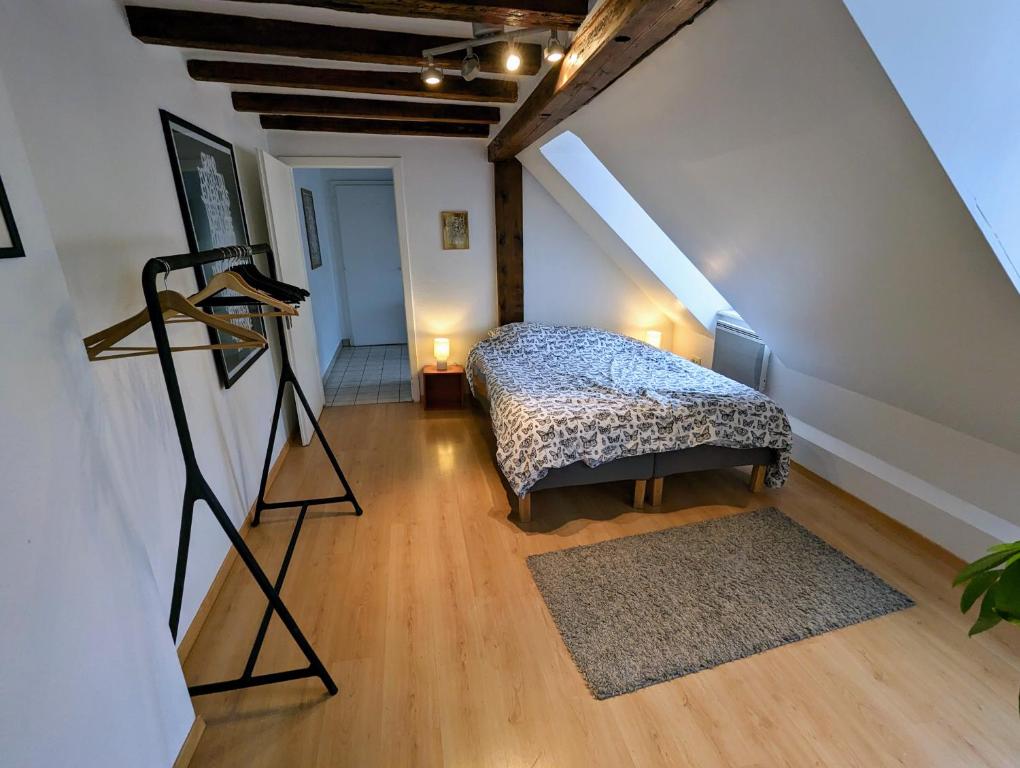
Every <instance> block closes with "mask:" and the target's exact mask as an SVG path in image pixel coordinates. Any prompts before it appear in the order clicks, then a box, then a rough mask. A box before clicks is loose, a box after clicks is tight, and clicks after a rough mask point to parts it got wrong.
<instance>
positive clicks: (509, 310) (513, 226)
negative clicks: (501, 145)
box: [493, 158, 524, 325]
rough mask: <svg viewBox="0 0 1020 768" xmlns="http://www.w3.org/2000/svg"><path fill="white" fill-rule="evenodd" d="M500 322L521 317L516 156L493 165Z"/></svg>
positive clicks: (520, 183)
mask: <svg viewBox="0 0 1020 768" xmlns="http://www.w3.org/2000/svg"><path fill="white" fill-rule="evenodd" d="M493 181H494V186H495V189H496V297H497V301H498V305H499V324H500V325H506V324H507V323H519V322H521V321H523V320H524V179H523V171H522V167H521V164H520V161H518V160H517V159H516V158H511V159H509V160H500V161H499V162H497V163H496V164H495V165H494V171H493Z"/></svg>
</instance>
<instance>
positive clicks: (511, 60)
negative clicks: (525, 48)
mask: <svg viewBox="0 0 1020 768" xmlns="http://www.w3.org/2000/svg"><path fill="white" fill-rule="evenodd" d="M505 65H506V71H507V72H516V71H517V70H518V69H520V68H521V55H520V54H519V53H517V46H516V45H514V44H513V42H511V43H510V47H509V48H508V49H507V54H506V62H505Z"/></svg>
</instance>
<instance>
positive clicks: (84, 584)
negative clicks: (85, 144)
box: [0, 73, 193, 768]
mask: <svg viewBox="0 0 1020 768" xmlns="http://www.w3.org/2000/svg"><path fill="white" fill-rule="evenodd" d="M5 74H6V73H5ZM0 178H2V179H3V182H4V184H5V187H6V189H7V193H8V196H9V197H10V200H11V206H12V208H13V210H14V217H15V220H16V222H17V225H18V229H19V231H20V233H21V237H22V239H23V241H24V244H25V249H26V252H27V257H26V258H23V259H0V329H2V333H0V356H2V358H3V360H4V363H3V365H0V435H3V440H2V441H0V472H2V473H3V483H2V487H3V493H4V535H3V537H2V539H0V615H2V616H3V626H2V628H0V658H2V659H3V671H2V672H0V755H2V756H3V757H2V758H0V762H3V764H4V765H9V766H19V767H20V768H36V767H38V768H50V766H58V765H59V766H72V765H76V766H128V765H130V766H138V767H139V768H148V767H152V768H165V766H168V765H170V764H171V763H172V762H173V760H174V758H175V757H176V755H177V752H178V750H179V748H180V746H181V744H182V742H183V741H184V738H185V736H186V735H187V732H188V729H189V727H190V725H191V722H192V718H193V711H192V708H191V702H190V700H189V698H188V693H187V688H186V686H185V684H184V679H183V676H182V675H181V670H180V666H179V665H178V662H177V655H176V652H175V650H174V647H173V643H172V641H171V639H170V634H169V632H168V630H167V626H166V610H165V603H163V601H162V600H161V599H160V595H159V592H158V589H157V584H156V580H155V579H154V577H153V574H152V571H151V569H150V566H149V560H148V556H147V553H146V550H145V546H144V542H143V538H142V535H141V532H140V530H139V529H138V525H137V522H138V521H137V518H136V517H135V516H134V515H133V514H132V510H131V505H132V495H131V494H128V493H126V492H125V489H124V487H123V486H122V484H121V483H120V482H118V480H117V478H116V477H115V474H116V471H115V465H116V462H117V461H119V458H120V457H119V453H118V451H116V450H114V449H113V448H112V446H111V442H112V435H111V430H110V428H109V424H110V420H109V417H110V413H109V411H108V410H107V407H106V403H105V402H104V398H103V397H102V395H101V394H100V392H99V388H98V386H97V381H96V374H95V369H94V368H93V367H92V366H91V365H90V364H89V362H88V361H87V360H86V357H85V352H84V349H83V347H82V344H81V337H82V331H81V328H80V326H79V325H78V323H77V322H76V321H75V313H74V311H73V309H72V303H71V299H70V296H69V294H68V290H67V284H66V282H65V280H64V273H63V272H62V270H61V264H60V261H59V260H58V258H57V252H56V249H55V247H54V243H53V238H52V236H51V234H50V230H49V227H48V225H47V221H46V215H45V213H44V208H43V201H42V200H41V199H40V197H39V195H38V192H37V190H36V187H35V182H34V180H33V178H32V173H31V171H30V169H29V160H28V157H27V156H26V154H25V152H24V149H23V147H22V143H21V140H20V137H19V133H18V127H17V126H16V125H15V123H14V113H13V110H12V107H11V103H10V102H9V101H8V98H7V91H6V89H5V87H4V81H3V79H0ZM149 511H153V510H152V509H151V508H150V510H149Z"/></svg>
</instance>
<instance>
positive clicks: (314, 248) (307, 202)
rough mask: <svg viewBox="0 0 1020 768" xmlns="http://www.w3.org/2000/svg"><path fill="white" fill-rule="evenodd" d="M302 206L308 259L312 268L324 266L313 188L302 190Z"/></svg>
mask: <svg viewBox="0 0 1020 768" xmlns="http://www.w3.org/2000/svg"><path fill="white" fill-rule="evenodd" d="M301 206H302V207H303V208H304V213H305V236H306V237H307V238H308V261H310V262H311V265H312V269H318V268H319V267H321V266H322V251H321V250H320V248H319V225H318V224H317V223H316V221H315V198H314V197H313V196H312V190H310V189H304V188H302V190H301Z"/></svg>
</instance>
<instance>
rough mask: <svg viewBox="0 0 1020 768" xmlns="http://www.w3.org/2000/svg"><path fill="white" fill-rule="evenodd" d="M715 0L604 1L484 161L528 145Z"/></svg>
mask: <svg viewBox="0 0 1020 768" xmlns="http://www.w3.org/2000/svg"><path fill="white" fill-rule="evenodd" d="M713 1H714V0H605V2H604V3H602V5H600V6H599V7H597V8H596V9H595V10H594V11H592V13H591V15H590V16H589V17H588V18H587V19H586V20H585V22H584V23H583V24H582V25H581V29H580V30H578V32H577V36H576V37H575V38H574V42H573V44H572V45H571V46H570V50H569V52H568V53H567V56H566V58H565V59H564V60H563V63H562V64H561V65H560V66H559V67H558V68H556V69H552V70H550V71H549V73H548V74H547V75H546V76H545V77H544V78H542V82H541V83H539V84H538V87H537V88H535V90H534V91H533V92H532V94H531V96H529V97H528V100H527V101H525V102H524V104H522V105H521V108H520V109H518V110H517V112H516V113H515V114H514V116H513V117H511V118H510V119H509V120H508V121H507V123H506V125H504V126H503V130H501V131H500V132H499V135H498V136H496V138H495V139H493V140H492V142H491V143H490V144H489V160H491V161H493V162H495V161H497V160H506V159H508V158H511V157H516V155H517V154H518V153H519V152H521V151H522V150H523V149H525V148H527V147H528V146H530V145H531V144H532V143H534V142H535V141H536V140H537V139H538V138H540V137H541V136H542V135H543V134H544V133H546V132H547V131H549V130H550V129H552V128H554V127H555V126H557V125H559V124H560V123H561V122H563V121H564V120H566V119H567V118H568V117H570V116H571V115H572V114H574V113H575V112H576V111H577V110H579V109H580V108H581V107H583V106H584V105H585V104H587V103H588V102H589V101H591V100H592V99H594V98H595V97H596V96H598V95H599V94H600V93H601V92H602V91H604V90H605V89H606V88H608V87H609V86H610V85H612V84H613V83H614V82H615V81H616V80H617V79H618V78H619V77H620V76H621V75H623V74H625V73H626V72H627V70H629V69H630V68H631V67H633V66H634V65H635V64H637V63H638V62H639V61H641V59H643V58H644V57H645V56H647V55H648V54H649V53H651V52H652V51H654V50H655V49H656V48H657V47H659V46H660V45H661V44H662V43H663V42H665V41H666V40H668V39H669V38H670V37H671V36H673V35H674V34H676V32H678V31H679V30H680V29H681V28H682V27H685V26H686V25H688V24H690V23H691V22H692V21H693V20H694V18H695V17H696V16H697V15H698V14H699V13H701V12H702V11H703V10H704V9H705V8H707V7H708V6H709V5H711V4H712V2H713Z"/></svg>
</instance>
